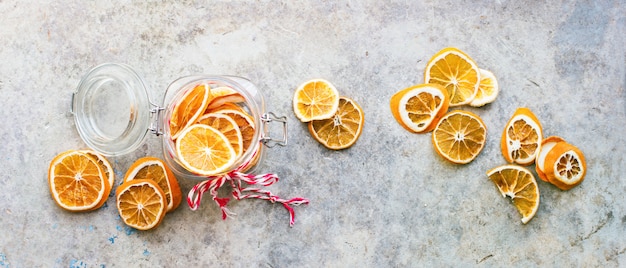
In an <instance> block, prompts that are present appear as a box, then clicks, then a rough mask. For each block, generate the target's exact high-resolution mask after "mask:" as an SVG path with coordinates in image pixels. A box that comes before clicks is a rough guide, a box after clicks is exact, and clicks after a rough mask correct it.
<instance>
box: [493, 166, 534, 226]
mask: <svg viewBox="0 0 626 268" xmlns="http://www.w3.org/2000/svg"><path fill="white" fill-rule="evenodd" d="M487 176H489V179H491V181H493V182H494V183H495V185H496V187H497V188H498V190H499V191H500V193H501V194H502V196H503V197H509V198H511V201H512V202H513V205H514V206H515V207H516V208H517V211H519V213H520V214H522V223H524V224H526V223H528V221H530V220H531V219H532V218H533V217H534V216H535V214H536V213H537V209H538V208H539V187H538V186H537V181H536V180H535V177H534V176H533V174H532V173H530V171H528V170H527V169H526V168H523V167H521V166H518V165H503V166H499V167H496V168H494V169H491V170H489V171H487Z"/></svg>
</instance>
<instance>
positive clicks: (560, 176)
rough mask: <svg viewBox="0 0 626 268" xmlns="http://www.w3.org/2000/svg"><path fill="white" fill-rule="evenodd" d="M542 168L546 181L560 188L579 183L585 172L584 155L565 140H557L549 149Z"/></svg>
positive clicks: (566, 188)
mask: <svg viewBox="0 0 626 268" xmlns="http://www.w3.org/2000/svg"><path fill="white" fill-rule="evenodd" d="M543 168H544V173H545V174H546V177H547V178H548V181H549V182H550V183H552V184H554V185H555V186H556V187H558V188H559V189H561V190H569V189H571V188H573V187H574V186H576V185H578V184H580V183H581V182H583V180H584V179H585V174H586V173H587V163H586V161H585V156H584V155H583V153H582V152H581V151H580V149H578V148H577V147H576V146H574V145H572V144H569V143H567V142H558V143H557V144H556V145H554V147H553V148H552V149H550V151H549V152H548V154H547V156H546V159H545V163H544V166H543Z"/></svg>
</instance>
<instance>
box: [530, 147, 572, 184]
mask: <svg viewBox="0 0 626 268" xmlns="http://www.w3.org/2000/svg"><path fill="white" fill-rule="evenodd" d="M564 141H565V140H563V138H561V137H558V136H550V137H547V138H545V139H543V140H542V141H541V146H540V149H539V153H538V154H537V157H536V158H535V171H536V172H537V175H538V176H539V178H540V179H541V180H542V181H545V182H549V181H548V177H547V176H546V174H545V173H544V170H545V168H544V164H545V162H546V156H548V152H550V150H552V148H554V145H556V144H557V143H559V142H564Z"/></svg>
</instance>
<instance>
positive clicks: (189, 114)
mask: <svg viewBox="0 0 626 268" xmlns="http://www.w3.org/2000/svg"><path fill="white" fill-rule="evenodd" d="M210 91H211V89H210V88H209V85H207V84H200V85H197V86H196V87H194V88H193V89H191V90H189V91H187V92H185V93H184V95H183V97H182V98H181V99H180V100H179V101H178V102H177V103H176V104H175V106H174V108H173V110H172V114H171V116H170V120H169V128H170V136H171V137H172V139H173V140H175V139H176V138H178V135H180V132H181V131H182V130H183V129H185V128H186V127H188V126H190V125H192V124H194V123H195V122H196V120H197V119H198V118H199V117H200V116H201V115H202V114H204V111H205V110H206V108H207V106H208V104H209V92H210Z"/></svg>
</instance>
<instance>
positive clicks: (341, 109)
mask: <svg viewBox="0 0 626 268" xmlns="http://www.w3.org/2000/svg"><path fill="white" fill-rule="evenodd" d="M364 122H365V117H364V115H363V110H362V109H361V107H360V106H359V105H358V104H357V103H356V102H355V101H354V100H352V99H349V98H346V97H341V98H339V106H338V109H337V112H336V113H335V115H334V116H333V117H331V118H329V119H322V120H313V121H310V122H309V132H310V133H311V135H312V136H313V138H314V139H315V140H317V141H318V142H319V143H321V144H322V145H324V146H326V148H329V149H333V150H341V149H345V148H348V147H350V146H352V145H353V144H354V143H355V142H356V141H357V140H358V139H359V136H361V131H362V130H363V123H364Z"/></svg>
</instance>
